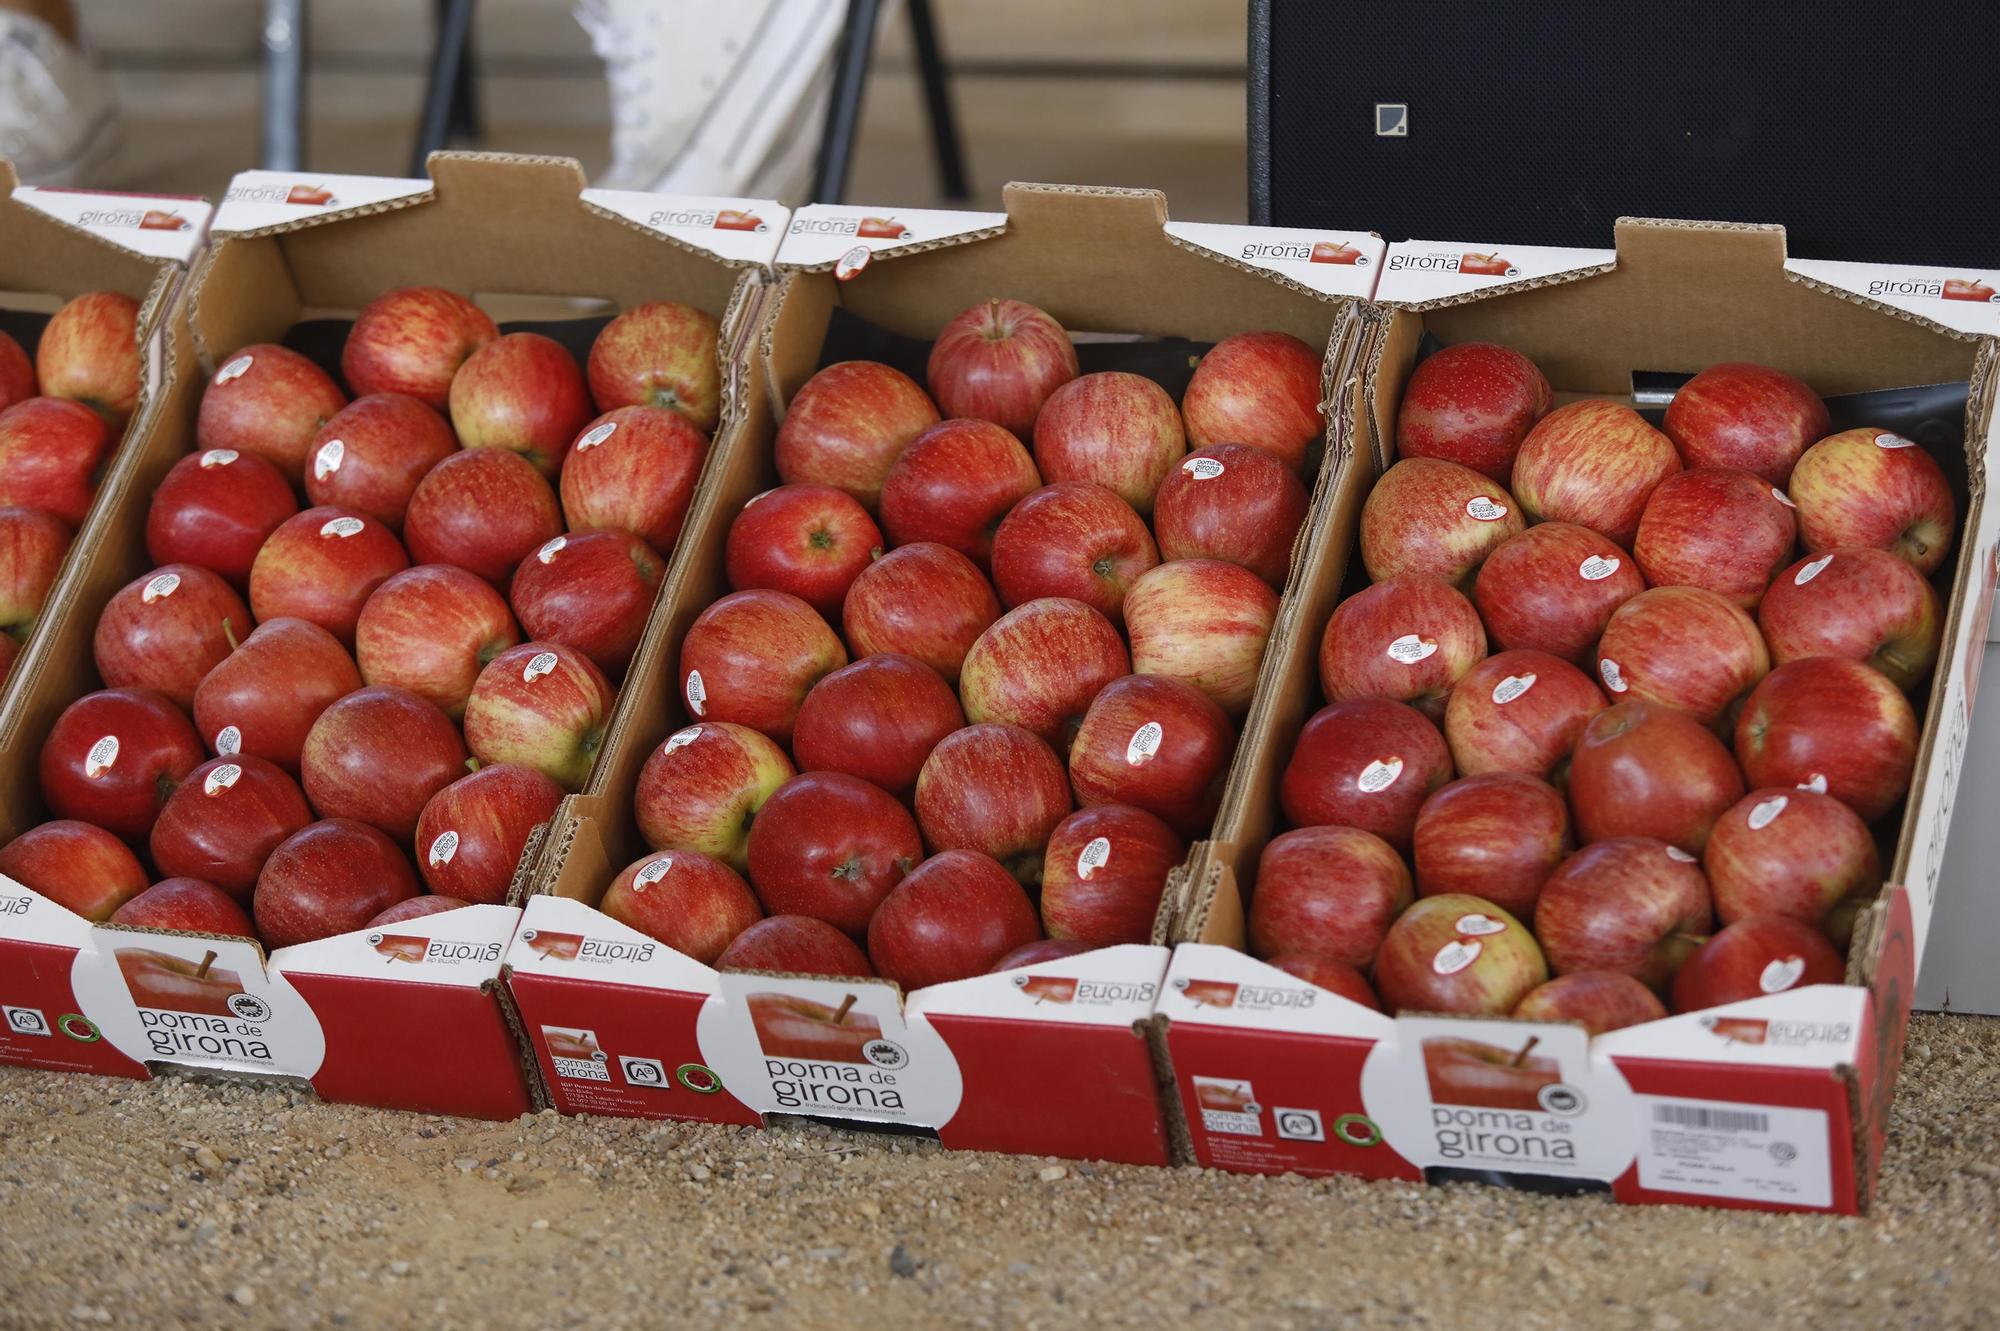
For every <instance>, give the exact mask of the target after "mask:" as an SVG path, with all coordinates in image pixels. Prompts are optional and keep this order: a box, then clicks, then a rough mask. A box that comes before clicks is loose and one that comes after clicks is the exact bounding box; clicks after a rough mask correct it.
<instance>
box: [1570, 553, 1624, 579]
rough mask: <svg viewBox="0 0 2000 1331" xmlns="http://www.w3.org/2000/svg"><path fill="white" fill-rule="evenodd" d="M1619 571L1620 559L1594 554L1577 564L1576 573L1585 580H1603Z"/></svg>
mask: <svg viewBox="0 0 2000 1331" xmlns="http://www.w3.org/2000/svg"><path fill="white" fill-rule="evenodd" d="M1617 571H1618V561H1617V560H1616V559H1609V558H1606V557H1605V556H1603V555H1592V556H1591V557H1590V558H1588V559H1586V560H1584V561H1583V562H1582V563H1581V564H1578V565H1577V566H1576V575H1577V576H1578V577H1579V578H1582V579H1583V580H1584V581H1585V582H1602V581H1604V580H1605V579H1606V578H1608V577H1610V576H1611V575H1612V574H1613V573H1616V572H1617Z"/></svg>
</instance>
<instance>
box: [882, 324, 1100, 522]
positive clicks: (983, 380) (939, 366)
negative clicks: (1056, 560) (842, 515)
mask: <svg viewBox="0 0 2000 1331" xmlns="http://www.w3.org/2000/svg"><path fill="white" fill-rule="evenodd" d="M1076 374H1077V365H1076V348H1075V347H1073V346H1071V345H1070V341H1069V334H1068V333H1066V332H1064V331H1063V327H1062V325H1061V324H1059V323H1057V322H1056V321H1055V320H1054V319H1051V318H1050V317H1049V316H1048V315H1046V314H1044V313H1043V312H1042V311H1040V310H1038V309H1036V308H1035V307H1034V306H1032V305H1030V304H1027V303H1026V302H1025V301H1018V300H989V301H987V302H985V303H984V304H982V305H974V306H973V307H972V308H971V309H969V310H966V311H964V312H963V313H961V314H959V315H957V316H956V317H955V318H953V319H952V320H951V322H949V323H947V324H946V325H945V326H944V327H943V328H942V329H940V330H939V331H938V335H937V340H936V341H935V342H933V343H932V344H931V354H930V361H929V363H928V364H927V365H926V366H925V367H924V378H925V379H926V380H928V381H929V382H930V388H931V396H932V397H933V398H935V399H936V400H937V405H938V409H939V411H940V412H942V413H943V414H944V415H945V416H948V417H959V418H969V419H972V420H982V421H991V422H993V423H994V424H995V425H998V426H1000V427H1001V428H1002V429H1004V430H1008V431H1011V432H1012V433H1013V434H1015V435H1016V436H1018V437H1019V438H1022V439H1026V438H1027V437H1028V435H1029V431H1030V430H1031V429H1032V428H1033V426H1034V424H1035V417H1036V416H1037V415H1038V414H1040V412H1041V409H1042V404H1043V403H1044V402H1046V401H1047V400H1048V398H1049V395H1050V394H1051V393H1053V392H1055V390H1056V389H1058V388H1060V387H1062V386H1063V385H1064V384H1066V383H1068V382H1069V381H1070V380H1072V379H1074V378H1076ZM1028 488H1029V489H1033V488H1034V487H1033V486H1030V487H1028ZM897 544H898V545H901V544H902V542H901V541H900V540H899V541H897Z"/></svg>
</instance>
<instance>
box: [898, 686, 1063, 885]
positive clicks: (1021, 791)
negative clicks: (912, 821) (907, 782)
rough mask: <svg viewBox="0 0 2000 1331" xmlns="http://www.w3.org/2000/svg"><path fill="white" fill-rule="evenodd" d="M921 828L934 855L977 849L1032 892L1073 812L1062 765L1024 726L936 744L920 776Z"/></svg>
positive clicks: (974, 730) (985, 729)
mask: <svg viewBox="0 0 2000 1331" xmlns="http://www.w3.org/2000/svg"><path fill="white" fill-rule="evenodd" d="M914 804H915V808H916V812H917V826H918V827H919V828H920V829H921V830H922V832H923V834H924V844H925V845H927V846H929V847H930V848H931V849H932V850H933V851H938V850H976V851H979V852H980V853H981V854H983V855H990V856H991V857H993V858H994V859H996V860H998V861H1000V863H1001V864H1003V865H1004V866H1006V869H1007V871H1008V872H1009V873H1011V874H1013V875H1014V876H1015V877H1016V878H1018V879H1020V880H1021V882H1022V883H1023V884H1025V885H1027V886H1030V887H1032V886H1034V885H1035V884H1037V883H1039V882H1040V881H1041V878H1042V854H1043V851H1044V850H1045V849H1046V848H1047V846H1048V844H1049V834H1050V833H1051V832H1053V831H1054V830H1055V827H1056V824H1057V823H1059V822H1061V821H1062V820H1063V817H1064V815H1066V814H1067V813H1069V811H1070V797H1069V780H1068V778H1067V776H1066V775H1065V774H1064V772H1063V764H1062V760H1061V759H1060V758H1058V757H1056V754H1055V750H1053V749H1051V748H1050V747H1049V746H1048V744H1047V743H1045V742H1044V741H1043V740H1042V739H1041V738H1040V737H1038V736H1036V735H1033V734H1030V733H1029V732H1028V731H1025V730H1022V729H1021V728H1020V727H1018V726H1006V725H996V724H992V723H988V724H985V725H973V726H967V727H965V728H964V729H963V730H958V731H955V732H953V733H952V734H950V735H947V736H945V738H944V739H942V740H940V741H939V742H938V745H937V747H936V748H935V749H932V750H931V755H930V757H929V758H927V759H925V761H924V767H923V771H922V772H921V773H919V774H918V776H917V788H916V797H915V800H914Z"/></svg>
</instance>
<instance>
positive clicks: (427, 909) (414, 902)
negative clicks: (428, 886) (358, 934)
mask: <svg viewBox="0 0 2000 1331" xmlns="http://www.w3.org/2000/svg"><path fill="white" fill-rule="evenodd" d="M471 904H472V903H471V902H470V901H460V900H459V899H458V898H457V897H438V896H431V895H430V894H428V893H426V894H425V895H423V896H420V897H405V898H404V899H403V900H401V901H399V902H397V903H396V904H395V905H393V906H391V907H389V909H387V910H385V911H383V912H382V913H381V914H380V915H377V916H376V917H375V918H374V919H372V920H370V921H368V922H367V923H366V924H364V925H362V926H361V927H362V928H364V929H380V928H382V927H383V926H385V925H390V924H406V923H408V922H409V921H411V920H421V919H426V918H428V917H429V916H432V915H442V914H444V913H445V912H446V911H448V910H463V909H465V908H466V907H467V906H470V905H471Z"/></svg>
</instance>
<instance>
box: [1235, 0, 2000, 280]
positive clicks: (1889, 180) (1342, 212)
mask: <svg viewBox="0 0 2000 1331" xmlns="http://www.w3.org/2000/svg"><path fill="white" fill-rule="evenodd" d="M1996 62H2000V6H1993V5H1985V6H1978V5H1973V6H1956V5H1951V6H1947V5H1936V6H1929V5H1880V4H1869V3H1857V2H1855V0H1822V2H1821V3H1816V4H1811V5H1806V4H1796V3H1774V4H1758V3H1754V2H1751V0H1736V2H1735V3H1731V4H1723V3H1717V2H1716V0H1680V2H1679V3H1676V4H1674V5H1671V6H1661V5H1629V6H1627V5H1579V4H1551V5H1535V6H1527V5H1521V6H1500V5H1491V6H1488V5H1472V4H1462V3H1452V2H1451V0H1431V2H1430V3H1426V4H1422V5H1379V6H1376V5H1354V6H1347V5H1343V6H1338V7H1335V6H1333V5H1329V4H1325V3H1322V2H1321V0H1250V60H1249V90H1250V106H1249V124H1250V219H1251V221H1253V222H1261V223H1266V224H1274V225H1279V226H1308V227H1311V226H1324V227H1341V228H1369V229H1372V230H1375V231H1379V232H1380V233H1381V234H1382V235H1384V236H1385V237H1387V238H1388V239H1390V240H1409V239H1431V240H1452V241H1468V242H1471V241H1490V242H1493V243H1496V244H1508V243H1511V244H1523V245H1527V244H1539V245H1575V246H1593V247H1598V248H1604V247H1608V246H1610V244H1611V228H1612V223H1613V221H1614V220H1616V219H1617V218H1619V217H1622V216H1638V217H1683V218H1700V219H1704V220H1715V221H1738V222H1781V223H1783V224H1784V226H1785V228H1786V231H1787V233H1788V237H1789V243H1790V248H1791V252H1792V253H1793V254H1794V255H1799V256H1803V257H1808V258H1818V259H1850V260H1862V261H1874V262H1890V263H1896V262H1900V263H1911V264H1919V263H1921V264H1956V265H1966V266H1973V267H2000V222H1996V219H1995V206H1996V203H2000V186H1996V184H1995V181H1994V175H1995V173H2000V150H1997V149H1996V145H1995V135H1996V132H2000V96H1996V92H1995V88H1996V79H1995V65H1996Z"/></svg>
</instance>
